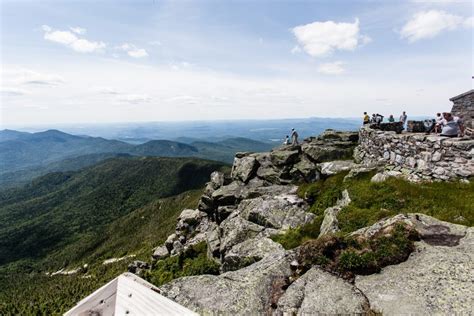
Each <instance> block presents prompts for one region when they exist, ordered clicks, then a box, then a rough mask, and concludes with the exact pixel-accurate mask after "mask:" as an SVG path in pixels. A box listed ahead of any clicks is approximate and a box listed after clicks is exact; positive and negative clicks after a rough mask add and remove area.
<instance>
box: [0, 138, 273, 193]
mask: <svg viewBox="0 0 474 316" xmlns="http://www.w3.org/2000/svg"><path fill="white" fill-rule="evenodd" d="M188 140H191V142H189V143H182V142H176V141H170V140H151V141H148V142H146V143H142V144H138V145H136V144H130V143H126V142H122V141H117V140H108V139H104V138H101V137H89V136H76V135H71V134H67V133H64V132H61V131H58V130H48V131H44V132H38V133H25V132H18V131H13V130H3V131H0V162H1V168H0V189H1V188H5V187H12V186H15V185H19V184H26V183H28V182H29V181H30V180H31V179H33V178H34V177H37V176H41V175H43V174H46V173H48V172H56V171H74V170H79V169H81V168H84V167H87V166H90V165H93V164H95V163H97V162H99V161H102V160H104V159H107V158H112V157H118V156H124V155H129V156H159V157H199V158H204V159H210V160H216V161H222V162H227V163H231V162H232V160H233V157H234V155H235V153H236V152H238V151H267V150H270V149H271V148H272V146H273V145H272V144H270V143H264V142H260V141H255V140H251V139H247V138H241V137H240V138H229V139H225V140H220V141H217V142H204V141H198V140H195V139H190V138H188Z"/></svg>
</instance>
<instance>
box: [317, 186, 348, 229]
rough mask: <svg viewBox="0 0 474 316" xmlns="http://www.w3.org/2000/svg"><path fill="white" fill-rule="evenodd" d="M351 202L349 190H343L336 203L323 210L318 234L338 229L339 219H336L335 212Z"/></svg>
mask: <svg viewBox="0 0 474 316" xmlns="http://www.w3.org/2000/svg"><path fill="white" fill-rule="evenodd" d="M350 203H351V198H350V197H349V192H348V191H347V190H344V191H343V192H342V197H341V198H340V199H339V200H338V201H337V202H336V205H334V206H332V207H328V208H327V209H325V210H324V219H323V222H322V223H321V228H320V233H319V236H323V235H326V234H330V233H336V232H338V231H339V221H338V220H337V214H339V212H340V211H341V210H342V209H343V208H344V207H346V206H348V205H349V204H350Z"/></svg>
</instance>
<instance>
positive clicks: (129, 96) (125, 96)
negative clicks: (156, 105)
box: [94, 87, 151, 104]
mask: <svg viewBox="0 0 474 316" xmlns="http://www.w3.org/2000/svg"><path fill="white" fill-rule="evenodd" d="M94 90H95V91H96V92H97V93H99V94H105V95H110V96H114V99H115V100H116V101H119V102H125V103H131V104H138V103H146V102H150V101H151V97H150V96H148V94H139V93H124V92H121V91H119V90H117V89H115V88H111V87H100V88H96V89H94Z"/></svg>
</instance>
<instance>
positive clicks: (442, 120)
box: [423, 112, 472, 137]
mask: <svg viewBox="0 0 474 316" xmlns="http://www.w3.org/2000/svg"><path fill="white" fill-rule="evenodd" d="M423 123H424V125H425V129H426V133H427V134H429V133H432V132H433V133H436V134H438V133H439V134H440V135H441V136H446V137H462V136H464V134H465V133H466V132H468V134H472V131H466V128H465V127H464V120H463V115H459V116H454V115H453V114H451V113H449V112H444V113H436V118H435V119H428V120H424V122H423Z"/></svg>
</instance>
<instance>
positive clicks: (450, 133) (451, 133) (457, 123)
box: [363, 111, 474, 137]
mask: <svg viewBox="0 0 474 316" xmlns="http://www.w3.org/2000/svg"><path fill="white" fill-rule="evenodd" d="M407 118H408V116H407V113H406V112H405V111H403V113H402V114H401V115H400V118H399V122H401V123H403V126H404V127H405V124H406V123H407ZM383 119H384V117H383V115H381V114H378V113H377V114H372V117H370V116H369V115H368V114H367V112H364V118H363V122H364V125H365V124H380V123H382V122H383ZM388 122H389V123H394V122H395V118H394V117H393V115H392V114H390V116H389V118H388ZM463 123H464V121H463V116H462V115H459V116H454V115H452V114H451V113H449V112H444V113H437V114H436V118H435V119H427V120H424V121H423V125H424V127H425V130H426V133H427V134H430V133H437V134H440V135H441V136H446V137H462V136H464V135H465V134H469V135H472V134H474V131H472V130H470V129H466V128H465V126H464V124H463Z"/></svg>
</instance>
